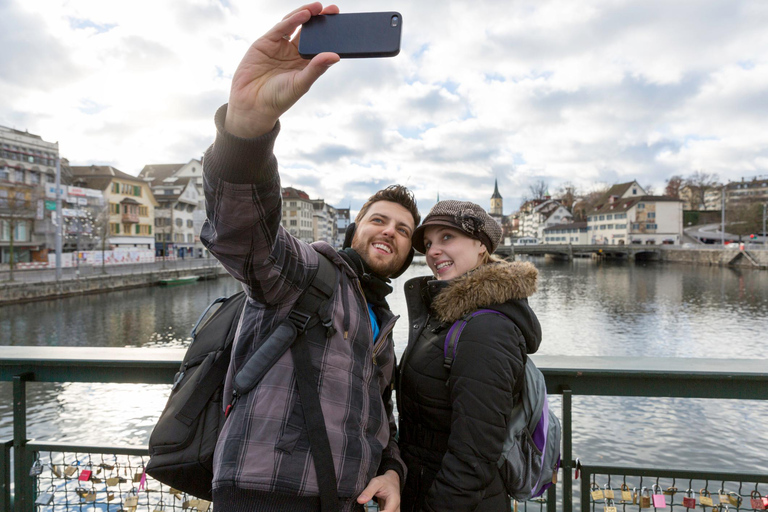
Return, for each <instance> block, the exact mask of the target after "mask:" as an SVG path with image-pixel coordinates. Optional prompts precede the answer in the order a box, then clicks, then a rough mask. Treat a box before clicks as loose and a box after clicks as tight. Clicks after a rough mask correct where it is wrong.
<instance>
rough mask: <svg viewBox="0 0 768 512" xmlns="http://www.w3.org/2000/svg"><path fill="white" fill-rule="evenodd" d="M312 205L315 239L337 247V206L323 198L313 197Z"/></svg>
mask: <svg viewBox="0 0 768 512" xmlns="http://www.w3.org/2000/svg"><path fill="white" fill-rule="evenodd" d="M312 206H313V207H314V212H313V214H312V232H313V237H314V239H315V241H316V242H317V241H320V240H322V241H323V242H328V243H329V244H331V245H332V246H334V247H336V230H337V227H336V208H334V207H333V206H331V205H329V204H328V203H326V202H325V200H323V199H313V200H312ZM339 247H340V246H339Z"/></svg>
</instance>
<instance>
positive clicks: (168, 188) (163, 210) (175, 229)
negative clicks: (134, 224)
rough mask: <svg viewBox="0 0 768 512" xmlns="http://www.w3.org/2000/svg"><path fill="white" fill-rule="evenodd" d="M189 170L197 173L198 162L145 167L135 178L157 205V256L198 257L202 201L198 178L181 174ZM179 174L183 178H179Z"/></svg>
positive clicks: (199, 254) (201, 224) (202, 209)
mask: <svg viewBox="0 0 768 512" xmlns="http://www.w3.org/2000/svg"><path fill="white" fill-rule="evenodd" d="M190 167H191V168H193V169H194V168H195V167H197V170H198V174H200V171H201V167H200V163H199V161H198V160H192V161H191V162H190V163H187V164H160V165H145V166H144V168H143V169H142V170H141V172H140V173H139V178H141V179H143V180H144V181H146V182H147V183H149V185H150V187H151V189H152V194H153V195H154V196H155V200H156V201H157V204H158V207H157V208H156V209H155V252H156V254H157V256H176V257H178V258H193V257H195V256H202V252H203V251H202V249H201V247H202V244H200V230H201V229H202V227H203V222H204V220H205V199H204V197H203V194H202V188H198V185H197V178H198V177H194V176H190V175H189V174H190V173H184V172H182V171H183V170H184V169H189V168H190ZM181 174H187V176H184V177H180V175H181ZM199 178H200V179H201V180H202V177H201V176H200V177H199ZM201 211H202V219H201V218H200V217H201V215H199V213H200V212H201ZM197 244H200V247H197V246H196V245H197Z"/></svg>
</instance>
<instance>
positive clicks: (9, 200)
mask: <svg viewBox="0 0 768 512" xmlns="http://www.w3.org/2000/svg"><path fill="white" fill-rule="evenodd" d="M36 201H37V194H36V190H35V188H34V187H33V186H30V185H24V184H21V183H13V184H10V185H7V186H3V187H2V188H0V221H1V222H0V234H1V233H2V231H3V230H4V229H7V230H8V233H9V239H8V241H9V247H8V249H9V250H8V252H9V255H10V258H9V264H10V265H9V268H10V272H9V273H8V279H9V280H11V281H13V270H14V267H15V266H16V261H15V260H16V258H15V255H14V243H15V242H16V230H17V229H18V228H19V227H20V226H22V225H24V226H26V228H27V233H32V224H33V222H34V218H35V214H36V211H37V208H36Z"/></svg>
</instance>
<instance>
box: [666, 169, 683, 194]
mask: <svg viewBox="0 0 768 512" xmlns="http://www.w3.org/2000/svg"><path fill="white" fill-rule="evenodd" d="M684 184H685V180H684V179H683V177H682V176H680V175H679V174H675V175H674V176H672V177H671V178H669V179H668V180H667V186H666V187H664V195H665V196H666V197H671V198H672V199H680V189H681V188H683V185H684Z"/></svg>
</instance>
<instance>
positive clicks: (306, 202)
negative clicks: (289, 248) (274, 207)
mask: <svg viewBox="0 0 768 512" xmlns="http://www.w3.org/2000/svg"><path fill="white" fill-rule="evenodd" d="M282 192H283V218H282V221H281V224H282V226H283V227H284V228H285V229H286V230H287V231H288V232H289V233H290V234H291V235H293V236H294V237H296V238H298V239H299V240H301V241H303V242H307V243H312V242H314V241H315V240H314V236H315V234H314V226H313V218H314V214H315V207H314V205H313V204H312V200H311V199H309V196H308V195H307V193H306V192H304V191H303V190H298V189H295V188H293V187H285V188H283V190H282Z"/></svg>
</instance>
